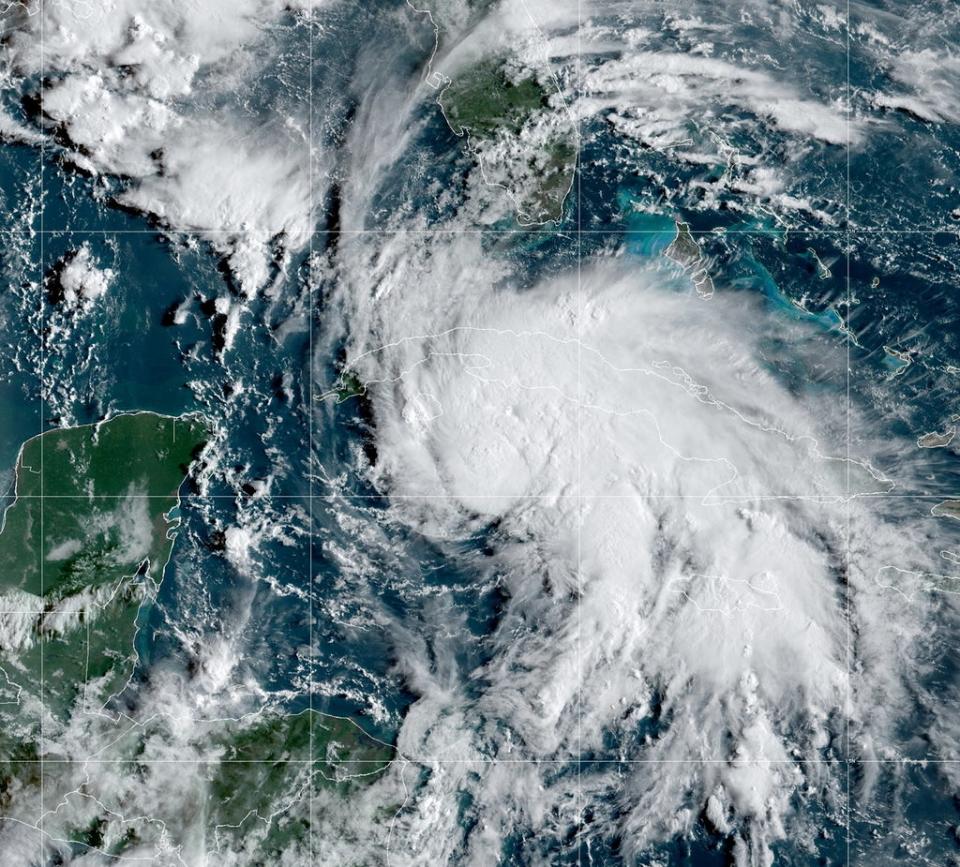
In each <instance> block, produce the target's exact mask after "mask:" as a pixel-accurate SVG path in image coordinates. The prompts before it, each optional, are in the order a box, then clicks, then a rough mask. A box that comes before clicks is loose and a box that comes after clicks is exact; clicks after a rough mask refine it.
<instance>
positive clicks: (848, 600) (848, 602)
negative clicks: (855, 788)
mask: <svg viewBox="0 0 960 867" xmlns="http://www.w3.org/2000/svg"><path fill="white" fill-rule="evenodd" d="M846 4H847V28H846V29H847V33H846V36H847V40H846V48H847V58H846V61H847V62H846V75H847V88H846V94H845V98H846V108H847V111H846V114H847V124H846V134H847V135H846V149H847V152H846V157H847V160H846V186H845V200H846V213H845V217H846V221H845V226H844V228H845V229H846V235H845V247H846V250H845V253H846V274H845V278H846V290H847V291H846V306H847V309H846V317H847V321H849V320H850V242H851V237H850V114H851V112H852V111H853V105H852V103H851V95H852V94H851V89H850V27H851V22H850V0H846ZM845 336H846V341H845V342H846V349H847V352H846V356H847V357H846V361H847V371H846V374H847V382H846V402H847V415H846V419H845V421H846V434H847V436H846V440H847V453H846V461H845V462H844V471H845V472H844V476H845V478H844V488H845V492H846V499H845V500H844V505H845V519H846V520H845V523H846V533H845V536H846V539H845V542H846V545H845V550H846V558H845V560H846V562H845V563H844V578H845V581H846V609H847V610H846V622H847V647H846V658H847V720H846V727H845V728H846V732H845V737H844V740H845V741H846V743H845V744H844V757H845V759H846V785H847V812H846V816H845V817H844V818H845V819H846V826H847V836H846V841H845V843H846V859H845V864H846V867H850V810H851V803H850V714H851V701H852V699H853V681H852V679H851V678H852V676H853V675H852V670H853V663H852V659H851V650H852V625H851V623H850V618H851V616H852V614H853V611H852V595H851V585H850V572H851V569H850V517H851V512H850V359H851V352H850V337H849V335H845Z"/></svg>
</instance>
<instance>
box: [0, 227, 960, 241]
mask: <svg viewBox="0 0 960 867" xmlns="http://www.w3.org/2000/svg"><path fill="white" fill-rule="evenodd" d="M688 231H689V232H690V234H691V235H706V236H708V237H714V236H717V237H723V236H724V235H745V236H755V237H778V236H780V235H783V234H786V235H798V236H801V237H807V236H811V235H823V236H825V237H838V238H847V237H848V236H850V235H877V236H880V237H883V236H890V237H897V236H900V235H951V236H954V237H960V226H958V225H956V224H954V225H946V224H945V225H943V226H931V227H928V228H925V229H888V228H881V227H876V228H873V227H870V226H846V227H838V228H828V227H826V226H819V227H813V226H811V227H805V226H781V227H779V228H776V229H761V228H759V227H754V228H751V229H737V228H732V227H723V226H718V227H716V228H714V229H694V228H692V227H691V228H690V229H689V230H688ZM310 234H311V235H313V236H330V235H337V236H343V235H356V236H361V235H557V236H563V235H571V236H575V235H607V236H610V235H623V236H631V235H661V234H663V233H662V232H661V231H659V230H656V229H627V228H618V227H611V228H608V229H578V228H577V227H576V226H575V225H573V226H570V227H566V228H564V227H563V223H559V224H557V228H554V229H543V228H537V227H535V226H529V227H521V228H517V229H493V228H476V229H440V228H436V227H433V228H424V229H402V228H392V229H313V230H312V231H311V232H310ZM21 235H22V236H26V237H32V236H34V235H38V236H39V235H56V236H62V235H154V236H161V237H166V238H178V237H185V236H188V235H189V236H190V237H196V238H198V239H200V240H201V241H202V240H204V236H206V235H231V236H236V237H244V236H247V235H255V236H256V237H271V236H269V235H266V236H265V235H264V233H263V232H257V231H255V230H253V229H202V228H189V229H175V228H172V227H162V226H158V227H157V228H155V229H120V228H116V229H96V228H76V227H69V226H65V227H64V228H62V229H45V228H39V229H29V228H28V229H24V228H20V227H13V228H10V227H6V226H4V227H0V237H3V236H21Z"/></svg>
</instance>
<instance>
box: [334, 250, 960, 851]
mask: <svg viewBox="0 0 960 867" xmlns="http://www.w3.org/2000/svg"><path fill="white" fill-rule="evenodd" d="M347 249H348V251H349V252H346V253H344V257H345V262H349V267H345V268H344V270H343V272H342V273H347V274H363V275H365V277H366V278H367V279H366V280H364V281H363V282H362V283H361V282H354V281H353V280H351V279H349V278H347V279H345V280H343V281H342V283H341V292H342V299H341V300H342V303H343V305H344V308H345V311H346V315H347V317H348V319H349V321H350V322H351V324H352V326H353V333H354V334H355V335H356V347H355V351H354V352H353V353H351V362H350V368H351V370H352V371H354V372H355V373H357V374H358V375H359V377H360V379H361V380H362V381H363V382H364V383H365V384H366V385H367V388H368V397H369V399H370V401H371V403H372V407H373V410H374V417H375V432H376V433H375V442H376V448H377V459H376V462H375V463H374V464H372V465H370V466H369V467H368V470H367V472H368V474H369V477H370V479H371V480H372V481H373V482H374V483H375V484H376V485H377V487H378V488H379V489H380V490H382V491H384V493H385V494H386V495H387V496H388V497H390V498H391V503H392V505H391V510H392V514H393V517H394V519H395V520H397V521H399V522H402V523H407V524H409V525H410V526H411V527H413V528H416V529H417V531H418V532H421V533H424V534H426V535H427V536H429V537H431V538H433V539H435V540H436V541H437V544H441V545H449V546H450V552H451V556H453V557H456V556H457V555H456V553H455V552H456V551H457V550H458V549H460V550H462V546H463V545H466V544H467V542H468V540H469V539H471V538H474V537H475V535H476V534H477V533H478V532H480V531H481V530H482V528H484V527H487V528H489V527H495V528H496V529H495V531H493V532H492V535H491V536H490V539H491V541H490V542H489V543H488V544H490V545H491V546H492V547H493V549H494V552H493V554H492V557H493V563H494V564H495V565H493V566H491V569H492V570H493V571H495V573H496V575H497V579H496V580H497V582H498V586H499V587H500V589H501V592H502V594H503V596H504V598H505V601H504V603H503V611H502V612H501V617H500V620H499V624H498V627H497V629H496V631H495V632H494V634H493V636H492V637H491V639H490V641H491V644H490V646H489V648H488V650H489V660H488V661H487V662H485V663H484V664H482V665H481V666H480V667H479V668H478V669H477V670H474V671H462V672H457V673H456V674H452V673H449V672H448V673H447V674H446V675H444V671H443V668H442V667H440V668H439V669H437V668H436V667H432V666H431V665H430V664H429V662H428V660H427V659H425V658H422V657H421V653H422V651H420V650H418V649H417V645H416V644H411V645H409V646H408V647H407V648H406V652H405V656H406V658H405V659H404V660H403V662H402V666H403V669H404V670H405V671H407V672H408V678H409V681H410V683H411V684H412V688H414V689H415V691H417V692H419V693H420V694H421V698H420V699H419V701H418V702H417V703H416V704H415V705H414V706H413V708H412V709H411V711H410V712H409V714H408V715H407V717H406V718H405V720H404V723H403V727H402V730H401V735H400V742H399V748H400V751H401V753H402V754H404V755H405V756H407V757H409V758H412V759H419V760H422V761H423V762H425V763H426V764H427V765H428V766H430V768H431V773H432V776H431V778H430V783H429V785H428V786H424V787H422V789H420V790H418V792H417V794H416V799H415V803H416V804H417V805H418V807H417V809H416V810H414V811H413V812H412V813H411V814H407V815H406V816H405V818H404V822H405V823H407V824H406V826H405V827H404V832H403V834H402V835H401V836H400V837H399V840H400V841H401V842H400V843H398V845H399V847H400V850H401V851H405V852H407V853H411V857H412V853H413V852H417V853H418V857H425V858H429V859H438V860H444V859H446V858H450V857H452V855H453V853H455V852H460V853H462V851H463V850H462V848H461V847H463V846H466V847H467V857H466V858H465V861H464V863H478V864H479V863H482V861H483V857H484V854H483V853H484V852H489V851H490V849H491V847H492V848H493V849H494V850H496V849H498V848H499V846H500V845H501V844H502V842H503V839H504V835H506V834H508V833H509V830H510V829H511V828H513V827H515V824H516V823H517V822H521V823H522V824H524V826H525V827H529V828H531V829H533V831H534V833H536V832H537V830H539V831H542V832H547V831H548V830H550V831H551V832H556V833H560V831H559V830H558V829H559V828H562V827H564V826H565V825H570V824H572V823H573V822H574V812H575V804H574V801H575V800H576V791H577V787H578V786H579V787H582V789H583V791H585V792H586V793H587V795H586V797H587V798H588V799H589V801H590V803H591V804H596V803H602V802H603V801H604V799H612V802H613V803H615V804H616V805H617V809H616V810H615V814H616V816H615V818H613V819H611V820H610V821H611V822H612V828H614V829H616V830H617V831H618V832H619V833H621V834H622V835H623V839H624V847H625V849H626V851H628V852H630V851H633V852H637V853H640V852H642V851H643V850H644V849H645V847H646V846H648V845H650V844H652V843H654V842H656V841H658V840H663V839H667V838H669V837H670V836H671V835H673V834H676V833H682V832H684V831H687V830H690V829H691V828H692V827H693V825H694V824H696V823H697V822H698V821H699V820H700V816H701V814H702V813H703V814H705V815H706V816H707V819H708V821H709V823H710V825H711V826H712V827H714V828H715V829H717V830H718V831H719V832H721V833H723V834H727V833H729V834H731V835H732V837H733V838H734V839H735V846H734V851H735V853H736V858H737V861H738V863H743V864H748V863H749V864H766V863H772V862H771V859H772V854H771V851H770V848H769V847H770V846H771V844H772V843H773V842H774V841H776V840H778V839H780V838H781V837H783V836H784V834H785V833H786V829H787V828H789V829H790V831H791V837H792V839H794V840H796V839H802V838H803V836H804V835H805V834H813V833H815V832H816V828H815V824H816V820H815V819H814V818H813V817H812V815H811V814H809V813H807V814H805V813H804V812H803V811H800V812H798V811H797V810H796V809H795V805H796V802H797V801H796V799H797V798H798V797H802V798H805V799H806V798H811V797H812V798H813V799H814V801H819V803H820V804H821V807H822V808H823V809H825V810H826V811H827V812H828V813H829V812H830V811H836V810H839V809H840V805H841V804H842V803H843V801H844V798H845V781H844V778H843V774H842V773H838V772H837V771H836V770H835V769H834V763H836V762H837V760H838V759H841V758H843V757H845V756H848V755H856V756H860V757H866V758H871V757H873V756H875V755H876V754H877V753H876V751H877V750H879V751H880V752H881V754H882V755H885V756H888V757H889V756H891V755H895V752H894V753H891V752H889V750H890V749H892V747H891V746H890V745H891V744H892V742H893V733H894V729H895V726H896V724H897V720H898V719H901V718H902V716H903V715H907V714H909V708H910V698H909V692H910V690H913V689H916V688H917V687H916V684H915V683H914V680H915V677H916V675H917V674H918V672H919V671H920V670H921V669H922V663H921V661H920V658H919V657H920V655H921V654H920V651H919V648H920V647H921V646H922V644H923V641H924V639H925V632H926V630H928V629H929V628H930V626H931V624H932V623H934V622H936V618H937V617H938V616H939V615H937V613H936V612H937V611H938V610H939V609H940V607H941V606H943V605H947V606H950V607H952V605H953V602H952V595H951V594H952V590H953V587H954V583H955V579H951V578H950V577H949V576H948V575H944V574H942V573H944V572H949V570H945V569H943V568H942V565H943V561H942V559H940V558H939V555H938V551H937V550H936V549H934V548H933V547H932V546H931V545H930V543H929V542H928V541H927V540H926V539H925V537H924V534H925V532H926V528H925V527H924V525H923V522H922V521H920V522H916V521H914V522H910V521H900V520H898V517H897V516H896V515H895V514H881V513H880V511H879V510H878V509H877V508H876V507H875V506H874V505H873V501H872V500H871V499H870V495H872V494H878V493H880V492H886V491H889V490H890V489H891V487H892V482H890V481H889V480H887V479H886V478H885V477H884V476H883V474H882V473H880V472H879V471H878V470H876V469H874V468H872V467H871V466H870V464H869V462H868V460H867V459H866V458H865V457H858V456H851V457H849V458H848V457H847V456H846V453H845V450H846V447H845V441H846V426H847V424H848V423H849V424H850V425H851V426H852V427H853V428H854V429H855V430H858V431H859V430H860V429H861V428H862V427H863V426H864V425H865V424H866V422H865V421H864V420H863V418H862V415H861V411H860V410H859V409H858V407H857V406H856V405H855V404H854V405H852V406H851V407H850V411H849V414H848V412H847V407H846V405H845V400H844V399H843V395H844V381H845V379H844V365H845V350H844V348H843V347H842V345H840V344H839V343H837V342H836V340H835V338H834V336H833V335H831V334H824V333H820V332H818V331H816V330H815V327H814V326H812V325H799V324H797V323H796V322H792V323H786V322H783V321H779V320H778V318H776V316H775V314H773V313H771V312H770V311H769V310H768V309H765V308H764V307H763V306H762V305H761V304H759V303H757V302H755V301H754V300H752V299H751V297H750V296H747V295H745V294H743V293H734V292H730V291H729V289H727V291H725V292H721V293H720V294H719V295H717V296H715V297H714V298H713V299H711V300H710V301H704V300H702V299H700V298H698V297H697V296H696V294H695V293H693V292H692V287H690V286H687V285H686V284H685V283H684V282H682V281H680V280H679V279H678V278H677V276H676V274H675V273H674V272H672V271H671V270H670V269H668V268H666V267H663V266H658V265H657V264H655V263H654V264H649V263H648V264H644V262H643V260H638V259H635V258H632V257H629V256H628V257H622V256H599V257H594V259H593V260H591V261H590V262H589V263H585V264H584V265H583V267H582V268H581V269H579V270H578V269H577V268H575V267H573V268H570V269H569V270H567V271H564V272H561V273H558V274H556V275H553V276H549V275H547V276H545V277H543V278H542V279H541V280H539V281H538V282H537V284H536V285H534V286H531V287H524V288H521V287H520V286H518V285H517V284H516V282H515V280H516V275H510V274H509V273H507V274H505V273H503V272H502V271H501V270H500V269H501V268H503V267H504V266H505V263H506V261H508V260H505V259H495V258H494V259H492V260H491V258H490V257H488V256H485V254H484V252H483V249H482V241H481V240H480V239H478V238H476V237H475V236H460V237H456V238H445V239H443V240H442V241H441V240H431V241H423V242H420V243H414V242H411V240H410V238H409V237H407V238H404V239H400V238H396V239H386V240H378V241H377V242H376V243H375V242H373V241H370V240H364V241H362V242H361V241H359V240H357V241H355V242H353V243H351V244H350V245H348V248H347ZM371 277H372V280H371V279H370V278H371ZM370 285H374V286H375V287H376V289H375V296H374V298H373V299H371V298H370V297H369V296H368V294H367V292H368V289H367V287H369V286H370ZM787 358H792V359H794V361H798V360H799V361H800V362H801V363H802V364H803V365H804V366H805V368H806V369H812V368H817V369H819V370H820V375H821V376H822V377H823V379H824V382H825V383H826V385H825V387H824V386H821V387H819V388H815V387H805V386H801V385H799V384H795V385H794V386H792V387H790V388H788V387H786V385H785V382H786V381H789V380H788V379H785V376H784V374H785V372H786V367H785V360H786V359H787ZM938 560H939V564H940V565H939V566H938ZM900 580H902V581H903V586H901V587H899V588H897V587H895V586H894V584H895V583H896V582H897V581H900ZM945 591H946V592H945ZM905 592H906V593H908V594H909V600H910V604H909V605H907V606H904V605H903V604H902V602H903V598H904V593H905ZM891 624H895V627H894V628H891ZM854 658H855V659H856V663H855V666H854V663H853V661H852V660H853V659H854ZM451 674H452V676H451ZM851 675H852V676H851ZM638 732H644V733H643V734H638ZM848 733H849V736H850V739H851V740H850V742H849V743H847V740H846V738H847V734H848ZM946 743H949V741H947V742H946ZM948 749H949V747H948ZM582 754H587V755H591V756H601V757H604V758H606V759H607V760H609V764H607V765H600V766H591V768H590V771H589V773H588V772H583V773H582V774H581V776H580V778H579V779H578V780H574V779H572V778H570V777H567V776H563V775H559V776H558V775H556V774H555V773H553V772H552V771H551V770H550V769H551V768H553V767H554V766H553V764H552V763H555V762H559V763H561V764H562V763H564V762H574V761H575V757H576V756H578V755H582ZM431 759H434V760H435V761H433V762H431ZM491 759H496V760H498V761H505V762H514V764H509V765H507V766H506V767H501V766H500V765H499V764H497V765H495V766H491V765H489V763H488V762H489V760H491ZM620 761H623V762H627V763H628V764H625V765H619V764H617V763H618V762H620ZM517 762H519V763H517ZM541 763H545V764H541ZM574 767H575V765H574ZM458 791H467V792H469V793H470V796H471V797H472V798H474V799H475V802H476V804H477V805H478V806H477V807H476V811H477V814H478V815H481V816H483V822H484V830H483V832H482V833H474V834H473V835H471V837H470V838H469V839H468V840H464V838H463V836H462V829H461V827H460V825H459V823H458V821H457V820H456V814H455V811H448V810H446V809H445V808H443V807H442V806H441V805H442V804H447V805H449V804H451V803H453V802H454V800H455V798H456V797H457V795H456V793H457V792H458ZM608 830H610V829H609V828H608ZM404 846H406V847H408V848H406V849H404ZM427 853H428V854H427ZM404 857H405V856H403V855H398V860H397V862H396V863H405V860H404Z"/></svg>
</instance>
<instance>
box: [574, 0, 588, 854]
mask: <svg viewBox="0 0 960 867" xmlns="http://www.w3.org/2000/svg"><path fill="white" fill-rule="evenodd" d="M582 16H583V9H582V2H581V0H577V63H576V70H575V76H576V77H575V80H574V95H573V98H574V106H575V111H576V131H575V134H576V144H577V158H576V163H575V164H574V171H575V172H576V181H577V498H578V499H577V597H578V598H577V804H576V809H575V811H574V814H575V817H576V821H577V835H576V840H577V865H578V867H579V865H580V864H581V858H580V855H581V852H582V851H583V842H584V840H585V839H586V838H585V836H581V834H582V832H583V830H584V828H583V822H582V817H583V815H584V812H585V810H584V802H583V403H584V401H583V195H582V193H583V190H582V180H583V172H582V170H581V169H582V165H581V160H582V159H583V118H582V117H581V115H580V87H581V82H582V76H583V17H582Z"/></svg>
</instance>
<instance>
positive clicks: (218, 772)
mask: <svg viewBox="0 0 960 867" xmlns="http://www.w3.org/2000/svg"><path fill="white" fill-rule="evenodd" d="M214 740H215V742H216V743H219V744H221V745H222V746H223V748H224V749H223V753H222V757H221V760H220V762H219V764H218V765H217V766H216V767H215V768H214V769H213V772H212V775H211V781H210V788H209V794H208V797H209V810H210V814H211V820H210V823H211V825H212V827H213V831H214V836H215V840H216V842H217V843H218V845H219V846H220V847H224V846H226V847H227V848H229V846H228V845H227V844H228V842H229V841H230V840H231V839H232V838H235V839H239V838H244V839H245V845H246V846H247V847H249V846H250V845H251V844H254V845H256V846H257V848H258V850H259V851H260V852H261V854H262V855H264V856H269V855H271V854H276V853H279V852H281V851H283V850H284V849H285V848H286V847H288V846H289V845H290V844H291V843H292V842H293V841H295V840H301V841H302V840H305V839H306V837H307V835H308V833H309V828H310V825H309V821H310V817H309V812H308V811H305V810H304V807H305V806H306V804H307V802H308V801H309V799H310V792H311V789H312V790H313V791H314V792H322V791H327V792H329V793H331V794H335V795H337V796H339V797H347V796H349V795H350V794H351V793H352V792H354V791H355V790H356V789H357V788H359V787H361V786H364V785H368V784H369V783H371V782H373V781H374V780H376V779H377V778H378V777H379V776H380V775H381V774H382V773H383V771H384V770H385V769H386V768H387V766H388V765H389V764H390V762H391V760H392V759H393V753H394V751H393V748H392V747H389V746H388V745H386V744H384V743H381V742H380V741H377V740H375V739H373V738H371V737H369V736H368V735H367V734H365V733H364V732H363V731H362V730H361V729H360V728H358V727H357V726H356V725H355V724H354V723H352V722H350V721H349V720H346V719H342V718H340V717H331V716H327V715H326V714H321V713H318V712H316V711H311V710H305V711H302V712H301V713H298V714H292V715H291V714H273V713H271V714H265V715H263V716H261V717H258V718H256V720H255V721H254V722H253V723H252V724H244V725H240V724H233V725H231V726H229V727H228V728H227V729H226V730H224V731H223V732H222V733H220V734H218V735H216V736H215V738H214Z"/></svg>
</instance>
